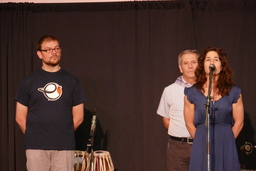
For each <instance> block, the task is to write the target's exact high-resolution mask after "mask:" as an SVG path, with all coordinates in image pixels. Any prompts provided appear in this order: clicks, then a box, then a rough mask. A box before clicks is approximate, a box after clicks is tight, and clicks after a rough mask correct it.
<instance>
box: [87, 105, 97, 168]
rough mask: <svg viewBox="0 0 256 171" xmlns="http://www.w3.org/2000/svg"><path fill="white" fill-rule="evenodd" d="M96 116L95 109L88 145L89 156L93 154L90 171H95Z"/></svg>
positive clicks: (95, 109) (95, 110)
mask: <svg viewBox="0 0 256 171" xmlns="http://www.w3.org/2000/svg"><path fill="white" fill-rule="evenodd" d="M96 114H97V108H96V107H95V108H94V111H93V116H92V125H91V131H90V136H91V138H90V139H89V142H88V144H87V150H86V151H87V152H88V154H90V153H91V159H90V171H94V152H93V147H94V135H95V130H96V122H97V121H96Z"/></svg>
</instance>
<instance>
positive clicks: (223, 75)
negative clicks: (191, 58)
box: [184, 47, 244, 171]
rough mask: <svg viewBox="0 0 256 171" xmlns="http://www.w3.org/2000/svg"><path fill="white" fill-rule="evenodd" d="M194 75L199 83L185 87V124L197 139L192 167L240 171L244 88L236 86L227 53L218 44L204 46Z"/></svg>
mask: <svg viewBox="0 0 256 171" xmlns="http://www.w3.org/2000/svg"><path fill="white" fill-rule="evenodd" d="M210 65H211V67H209V66H210ZM210 69H211V72H212V77H211V78H212V86H211V87H212V89H211V95H210V97H211V100H210V105H209V111H210V112H209V113H210V124H209V125H210V126H209V132H210V134H209V135H210V139H209V141H207V140H208V139H207V135H208V134H207V126H206V125H207V124H206V125H205V119H206V107H205V104H206V102H207V96H208V88H209V87H208V85H209V80H210ZM195 74H196V76H197V80H196V83H195V85H194V86H193V87H191V88H186V89H185V99H184V117H185V122H186V127H187V129H188V131H189V133H190V134H191V136H192V137H193V138H194V141H193V146H192V151H191V156H190V165H189V170H190V171H207V170H209V168H210V170H211V171H240V164H239V159H238V154H237V150H236V144H235V139H236V138H237V136H238V135H239V133H240V131H241V130H242V127H243V124H244V107H243V101H242V95H241V89H240V88H238V87H236V86H234V83H233V81H232V76H233V72H232V70H231V68H230V66H229V65H228V61H227V57H226V53H225V52H223V51H222V49H220V48H217V47H207V48H205V49H204V50H203V52H202V55H201V56H200V57H199V59H198V67H197V69H196V71H195ZM208 142H209V143H208ZM207 144H209V146H208V145H207ZM208 147H210V153H209V151H207V148H208ZM208 159H210V160H208ZM208 161H210V162H208Z"/></svg>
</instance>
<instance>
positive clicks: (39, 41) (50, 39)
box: [37, 35, 60, 50]
mask: <svg viewBox="0 0 256 171" xmlns="http://www.w3.org/2000/svg"><path fill="white" fill-rule="evenodd" d="M52 40H54V41H57V42H58V43H59V44H60V41H59V39H58V38H57V37H55V36H53V35H43V36H42V37H40V38H39V40H38V41H37V50H41V46H42V44H43V42H44V41H52Z"/></svg>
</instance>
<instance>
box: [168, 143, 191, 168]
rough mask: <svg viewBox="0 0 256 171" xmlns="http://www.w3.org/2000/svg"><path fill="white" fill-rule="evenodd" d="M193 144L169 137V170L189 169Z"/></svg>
mask: <svg viewBox="0 0 256 171" xmlns="http://www.w3.org/2000/svg"><path fill="white" fill-rule="evenodd" d="M191 147H192V144H188V143H187V142H181V141H176V140H172V139H169V140H168V147H167V153H166V157H167V171H188V168H189V160H190V152H191Z"/></svg>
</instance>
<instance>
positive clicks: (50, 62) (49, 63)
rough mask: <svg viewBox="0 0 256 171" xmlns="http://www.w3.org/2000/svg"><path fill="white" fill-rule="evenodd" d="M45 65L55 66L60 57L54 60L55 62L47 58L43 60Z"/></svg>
mask: <svg viewBox="0 0 256 171" xmlns="http://www.w3.org/2000/svg"><path fill="white" fill-rule="evenodd" d="M43 62H44V63H45V64H46V65H48V66H53V67H54V66H56V65H58V64H59V63H60V59H58V60H57V61H55V62H52V61H51V60H49V61H43Z"/></svg>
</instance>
